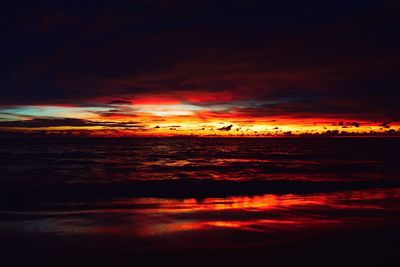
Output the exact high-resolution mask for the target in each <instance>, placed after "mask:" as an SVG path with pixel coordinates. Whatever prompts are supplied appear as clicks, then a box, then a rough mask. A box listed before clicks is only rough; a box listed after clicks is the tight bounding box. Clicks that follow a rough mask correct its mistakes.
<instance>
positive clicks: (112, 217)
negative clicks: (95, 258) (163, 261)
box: [2, 189, 400, 249]
mask: <svg viewBox="0 0 400 267" xmlns="http://www.w3.org/2000/svg"><path fill="white" fill-rule="evenodd" d="M399 200H400V189H373V190H361V191H347V192H335V193H329V194H313V195H294V194H288V195H272V194H268V195H263V196H254V197H249V196H236V197H227V198H207V199H203V200H197V199H183V200H177V199H158V198H138V199H123V200H118V201H113V202H111V203H108V204H105V203H95V204H94V206H92V207H91V208H86V209H79V207H76V208H74V209H73V211H71V210H58V211H52V212H46V211H41V212H25V213H24V212H22V213H23V214H24V216H32V217H31V219H30V220H26V219H24V220H25V221H22V222H21V221H20V222H12V221H10V225H9V226H6V225H5V224H3V225H2V227H3V228H4V227H10V228H11V227H14V228H15V227H19V225H21V228H22V229H23V231H28V232H52V233H57V234H64V235H73V234H91V235H93V234H94V235H109V236H119V237H124V238H130V239H135V240H136V239H137V240H150V241H151V242H150V243H149V244H151V245H149V246H153V245H154V244H157V246H158V245H159V246H161V247H162V248H163V249H164V248H168V247H169V245H168V244H170V242H174V243H180V245H177V246H182V247H187V246H192V247H196V246H197V247H198V246H204V247H210V246H211V247H226V246H238V245H240V246H253V245H254V244H260V243H262V244H265V242H271V243H274V244H275V243H276V242H281V241H282V240H285V241H287V240H292V239H296V238H301V236H310V235H313V234H315V233H318V232H321V231H326V230H332V229H341V228H342V227H353V228H358V227H360V226H362V227H363V226H365V225H368V224H373V223H377V222H378V223H379V222H390V223H393V222H394V223H396V222H397V223H400V217H399V215H398V214H399V212H400V205H399ZM107 205H108V206H107ZM24 218H25V217H24ZM239 233H240V234H239ZM294 233H296V234H294ZM244 236H245V237H244ZM235 238H237V239H238V240H236V239H235ZM227 239H229V240H230V241H226V240H227ZM232 239H233V240H234V241H232ZM171 240H172V241H171ZM146 244H147V243H146ZM150 249H152V247H151V248H150Z"/></svg>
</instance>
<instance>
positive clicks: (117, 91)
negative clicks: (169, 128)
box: [0, 0, 400, 121]
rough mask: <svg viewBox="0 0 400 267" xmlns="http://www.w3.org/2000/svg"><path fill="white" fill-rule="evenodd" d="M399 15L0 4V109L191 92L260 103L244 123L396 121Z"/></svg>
mask: <svg viewBox="0 0 400 267" xmlns="http://www.w3.org/2000/svg"><path fill="white" fill-rule="evenodd" d="M399 7H400V6H399V4H398V1H384V0H381V1H378V0H336V1H320V0H319V1H288V0H280V1H251V0H246V1H234V0H230V1H217V0H213V1H206V0H204V1H196V0H193V1H178V0H167V1H107V2H105V1H104V2H103V1H96V2H94V1H93V2H92V1H47V2H43V1H29V2H21V1H15V2H14V3H13V4H10V3H8V4H5V3H3V4H2V8H1V21H0V23H1V34H2V37H1V50H0V51H1V52H0V53H1V65H0V90H1V97H0V105H1V106H2V107H3V108H4V107H9V106H23V105H71V106H74V105H77V106H85V105H93V103H97V104H99V105H101V103H99V102H101V101H103V100H104V99H122V98H123V99H129V98H140V97H141V96H152V95H157V96H161V97H163V96H165V97H168V96H169V97H171V96H172V97H177V96H179V95H188V94H189V95H190V93H192V94H200V95H201V94H205V95H211V97H209V98H207V99H206V100H204V101H202V105H205V106H206V105H211V104H215V103H222V102H224V101H226V102H235V101H244V102H246V101H248V102H249V103H250V102H251V101H253V100H257V101H258V102H259V103H263V101H264V102H265V103H266V104H265V106H263V105H258V106H257V108H252V107H251V106H249V107H248V108H247V109H246V108H244V109H243V112H247V113H248V114H249V116H263V115H270V114H271V115H288V114H289V115H293V116H295V117H296V116H315V117H318V116H332V117H335V116H336V117H341V116H342V117H351V118H354V119H370V120H375V119H376V120H389V121H390V120H398V119H399V118H400V105H399V100H400V90H399V85H400V75H399V69H400V68H399V54H400V49H399V47H400V35H399V29H400V19H399V11H400V9H399ZM221 95H222V96H223V95H228V96H229V98H227V99H229V100H224V99H225V98H224V97H221ZM213 96H214V97H213ZM99 99H103V100H99ZM183 101H187V100H185V99H183ZM274 101H275V103H278V104H275V105H271V103H274ZM267 107H268V108H267Z"/></svg>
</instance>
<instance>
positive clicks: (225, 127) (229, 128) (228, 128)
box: [217, 124, 233, 131]
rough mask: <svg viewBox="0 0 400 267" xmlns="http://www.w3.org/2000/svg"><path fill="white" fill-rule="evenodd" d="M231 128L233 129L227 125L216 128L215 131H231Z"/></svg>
mask: <svg viewBox="0 0 400 267" xmlns="http://www.w3.org/2000/svg"><path fill="white" fill-rule="evenodd" d="M232 127H233V125H232V124H231V125H228V126H224V127H221V128H218V129H217V130H219V131H230V130H231V129H232Z"/></svg>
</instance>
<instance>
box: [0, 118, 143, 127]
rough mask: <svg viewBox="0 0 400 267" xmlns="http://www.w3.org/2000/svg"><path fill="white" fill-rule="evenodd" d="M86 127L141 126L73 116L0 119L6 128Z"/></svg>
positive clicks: (136, 123) (2, 125)
mask: <svg viewBox="0 0 400 267" xmlns="http://www.w3.org/2000/svg"><path fill="white" fill-rule="evenodd" d="M58 126H65V127H88V126H107V127H124V128H141V127H143V126H142V125H140V124H139V123H138V122H110V121H102V122H98V121H96V122H95V121H90V120H83V119H74V118H34V119H30V120H19V121H0V127H7V128H18V127H23V128H45V127H58Z"/></svg>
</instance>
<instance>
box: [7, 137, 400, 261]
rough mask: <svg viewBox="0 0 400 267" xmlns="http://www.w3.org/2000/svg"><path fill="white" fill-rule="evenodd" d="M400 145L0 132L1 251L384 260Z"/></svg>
mask: <svg viewBox="0 0 400 267" xmlns="http://www.w3.org/2000/svg"><path fill="white" fill-rule="evenodd" d="M399 152H400V138H394V137H392V138H389V137H387V138H383V137H380V138H374V137H330V138H328V137H324V138H318V137H305V138H299V137H290V138H56V137H53V138H1V139H0V240H2V241H1V244H0V246H1V247H0V249H1V250H0V251H2V253H3V256H2V258H3V260H8V261H9V262H10V263H11V264H14V265H15V264H16V263H20V264H22V265H26V264H31V263H38V264H44V263H47V264H56V265H60V264H61V265H62V264H63V263H65V264H66V265H68V266H71V265H73V264H75V265H76V262H78V263H84V262H86V263H94V264H95V265H100V264H101V263H106V262H109V263H115V262H117V261H120V262H122V263H126V262H131V261H135V259H138V258H140V259H141V260H143V259H145V260H146V261H148V262H149V263H150V262H154V261H156V260H160V259H162V260H163V261H164V263H168V262H169V263H174V264H175V265H177V264H178V265H179V263H180V264H182V265H185V266H188V265H190V266H194V265H196V264H199V265H201V266H204V265H206V264H207V265H211V266H214V264H215V265H220V264H221V262H222V263H225V264H229V265H233V264H234V263H241V265H243V264H252V263H251V262H252V260H257V261H260V260H263V261H264V262H266V263H268V262H269V263H271V264H272V263H278V264H279V265H281V266H282V265H285V264H288V266H289V264H292V265H293V263H294V262H295V263H298V262H301V261H303V262H307V265H312V264H311V263H315V265H316V266H317V265H318V266H323V265H324V266H328V265H329V264H330V263H332V265H333V266H337V265H338V264H341V266H347V264H346V263H348V266H350V265H352V266H360V265H358V264H362V265H368V266H369V265H371V266H384V265H385V261H387V263H388V264H389V263H391V262H392V261H393V260H394V259H395V257H396V251H398V249H399V248H400V247H399V241H400V157H399ZM21 255H23V257H21ZM211 258H213V260H211ZM214 259H215V260H214ZM75 260H76V262H74V261H75ZM210 262H211V263H214V264H210ZM343 262H344V263H345V264H343ZM67 263H68V264H67ZM183 263H184V264H183ZM217 263H218V264H217ZM253 263H254V262H253ZM321 264H322V265H321ZM382 264H383V265H382ZM164 265H165V264H164ZM143 266H144V265H143Z"/></svg>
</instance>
